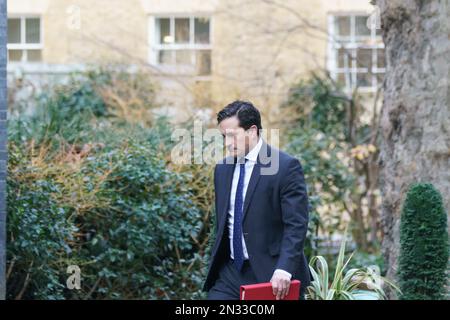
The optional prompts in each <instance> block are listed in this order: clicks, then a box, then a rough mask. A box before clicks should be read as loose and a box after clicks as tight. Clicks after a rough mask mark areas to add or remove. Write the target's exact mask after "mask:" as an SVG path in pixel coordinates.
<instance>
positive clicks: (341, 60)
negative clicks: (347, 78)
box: [338, 48, 352, 68]
mask: <svg viewBox="0 0 450 320" xmlns="http://www.w3.org/2000/svg"><path fill="white" fill-rule="evenodd" d="M351 59H352V56H351V52H350V50H348V49H344V48H340V49H338V68H351V66H352V64H351Z"/></svg>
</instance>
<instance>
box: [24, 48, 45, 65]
mask: <svg viewBox="0 0 450 320" xmlns="http://www.w3.org/2000/svg"><path fill="white" fill-rule="evenodd" d="M27 61H29V62H40V61H42V51H41V50H27Z"/></svg>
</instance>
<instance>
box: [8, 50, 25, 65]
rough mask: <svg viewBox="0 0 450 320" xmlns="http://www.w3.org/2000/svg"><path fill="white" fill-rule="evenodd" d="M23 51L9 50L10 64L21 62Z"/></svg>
mask: <svg viewBox="0 0 450 320" xmlns="http://www.w3.org/2000/svg"><path fill="white" fill-rule="evenodd" d="M22 55H23V51H22V50H8V60H9V61H10V62H20V61H22Z"/></svg>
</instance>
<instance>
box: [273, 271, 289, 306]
mask: <svg viewBox="0 0 450 320" xmlns="http://www.w3.org/2000/svg"><path fill="white" fill-rule="evenodd" d="M270 282H271V283H272V291H273V295H275V296H277V297H276V299H277V300H280V299H284V297H286V296H287V294H288V293H289V287H290V285H291V274H290V273H288V272H286V271H284V270H281V269H277V270H275V272H274V273H273V276H272V279H271V280H270Z"/></svg>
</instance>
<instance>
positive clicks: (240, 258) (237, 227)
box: [233, 159, 247, 271]
mask: <svg viewBox="0 0 450 320" xmlns="http://www.w3.org/2000/svg"><path fill="white" fill-rule="evenodd" d="M245 160H246V161H247V159H245ZM244 177H245V163H241V164H240V172H239V180H238V185H237V189H236V197H235V200H234V224H233V251H234V266H235V267H236V269H237V270H238V271H241V269H242V265H243V264H244V251H243V248H242V209H243V204H244V201H243V198H244V194H243V193H244Z"/></svg>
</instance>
